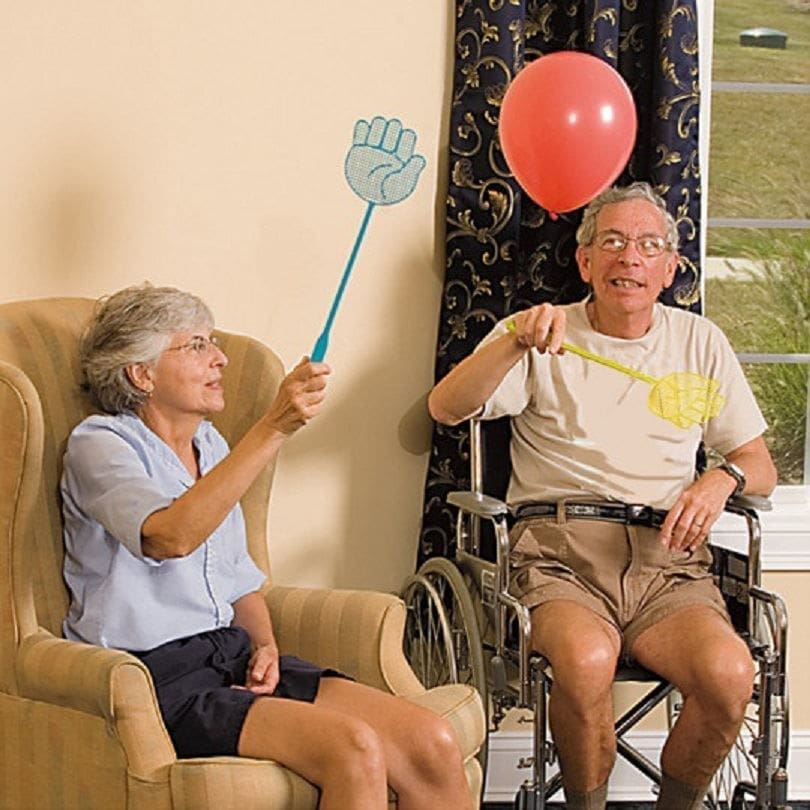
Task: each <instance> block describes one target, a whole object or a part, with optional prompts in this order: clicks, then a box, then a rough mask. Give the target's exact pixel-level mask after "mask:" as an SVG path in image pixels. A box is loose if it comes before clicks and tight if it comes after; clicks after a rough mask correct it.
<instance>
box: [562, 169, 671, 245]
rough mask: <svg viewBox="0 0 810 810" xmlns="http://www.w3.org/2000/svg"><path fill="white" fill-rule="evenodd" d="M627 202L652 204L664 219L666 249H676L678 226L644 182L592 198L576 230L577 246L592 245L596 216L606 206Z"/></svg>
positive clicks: (620, 187)
mask: <svg viewBox="0 0 810 810" xmlns="http://www.w3.org/2000/svg"><path fill="white" fill-rule="evenodd" d="M627 200H646V201H647V202H648V203H652V205H654V206H655V207H656V208H657V209H658V210H659V211H660V212H661V215H662V216H663V218H664V227H665V229H666V240H667V248H668V249H669V250H677V249H678V226H677V225H676V224H675V219H674V218H673V216H672V214H670V213H669V211H667V206H666V203H665V202H664V200H663V198H662V197H661V196H660V195H659V194H656V193H655V191H654V190H653V187H652V186H651V185H650V184H649V183H644V182H636V183H631V184H630V185H629V186H614V187H613V188H609V189H606V190H605V191H603V192H602V193H601V194H598V195H597V196H596V197H594V198H593V200H591V202H590V203H589V204H588V207H587V208H586V209H585V213H584V214H583V215H582V222H581V224H580V226H579V228H577V244H578V245H583V246H584V245H591V244H593V240H594V237H595V236H596V217H597V214H598V213H599V212H600V211H601V210H602V208H604V207H605V206H606V205H610V204H612V203H620V202H626V201H627Z"/></svg>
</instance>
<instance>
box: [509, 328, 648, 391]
mask: <svg viewBox="0 0 810 810" xmlns="http://www.w3.org/2000/svg"><path fill="white" fill-rule="evenodd" d="M506 328H507V330H508V331H509V332H511V333H512V334H513V335H514V334H515V332H516V331H517V326H516V324H515V320H514V318H510V319H509V320H508V321H507V322H506ZM562 347H563V349H565V351H567V352H571V353H572V354H578V355H579V356H580V357H584V358H585V359H586V360H592V361H593V362H594V363H599V364H600V365H603V366H607V367H608V368H612V369H613V370H614V371H620V372H621V373H622V374H627V376H628V377H634V378H635V379H637V380H641V381H642V382H646V383H650V384H651V385H655V383H657V382H658V380H656V379H655V377H650V376H648V375H647V374H642V373H641V372H640V371H636V370H635V369H634V368H628V367H627V366H623V365H622V364H621V363H617V362H616V361H615V360H611V359H610V358H608V357H602V355H601V354H594V353H593V352H589V351H588V350H587V349H583V348H581V347H579V346H574V344H573V343H563V344H562Z"/></svg>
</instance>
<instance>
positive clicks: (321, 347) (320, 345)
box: [310, 203, 374, 363]
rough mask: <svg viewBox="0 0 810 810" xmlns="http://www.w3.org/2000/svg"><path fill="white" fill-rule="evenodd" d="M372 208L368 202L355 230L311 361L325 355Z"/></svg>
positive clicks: (372, 205) (371, 204) (318, 360)
mask: <svg viewBox="0 0 810 810" xmlns="http://www.w3.org/2000/svg"><path fill="white" fill-rule="evenodd" d="M373 210H374V203H369V204H368V208H366V213H365V215H364V216H363V222H362V223H361V225H360V230H359V231H358V232H357V238H356V239H355V240H354V247H352V252H351V255H350V256H349V261H348V262H346V269H345V270H344V271H343V276H342V278H341V279H340V284H339V285H338V288H337V292H336V293H335V297H334V299H333V301H332V306H331V308H330V310H329V315H327V317H326V323H325V324H324V327H323V332H321V334H320V335H319V336H318V339H317V340H316V341H315V347H314V348H313V349H312V354H311V355H310V359H311V360H312V362H313V363H320V362H321V360H323V358H324V357H326V350H327V348H328V347H329V332H330V331H331V330H332V323H333V322H334V320H335V315H336V314H337V311H338V307H339V306H340V301H341V299H342V298H343V293H344V292H345V290H346V285H347V284H348V283H349V276H350V275H351V274H352V268H353V267H354V262H355V259H357V254H358V253H359V251H360V245H361V244H362V242H363V237H364V236H365V235H366V229H367V228H368V221H369V220H370V219H371V212H372V211H373Z"/></svg>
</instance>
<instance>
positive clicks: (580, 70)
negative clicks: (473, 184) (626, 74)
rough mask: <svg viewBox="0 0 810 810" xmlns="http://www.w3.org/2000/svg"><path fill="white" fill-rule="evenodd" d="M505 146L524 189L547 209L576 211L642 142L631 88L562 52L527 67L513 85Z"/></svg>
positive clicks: (587, 59) (596, 62) (607, 69)
mask: <svg viewBox="0 0 810 810" xmlns="http://www.w3.org/2000/svg"><path fill="white" fill-rule="evenodd" d="M500 137H501V148H502V149H503V152H504V155H505V156H506V162H507V163H508V164H509V168H510V169H511V170H512V173H513V174H514V176H515V179H516V180H517V181H518V183H520V185H521V186H522V188H523V189H524V191H526V193H527V194H528V195H529V196H530V197H531V198H532V199H533V200H534V201H535V202H537V203H539V204H540V205H542V206H543V208H545V209H546V210H547V211H549V212H550V213H552V215H554V214H556V213H560V212H562V211H572V210H573V209H575V208H579V207H580V206H582V205H585V204H586V203H588V202H590V201H591V200H592V199H593V198H594V197H595V196H596V195H597V194H599V192H600V191H603V190H604V189H605V188H607V187H608V186H609V185H610V184H611V183H612V182H613V181H614V180H615V179H616V178H617V177H618V175H619V173H620V172H621V171H622V169H623V168H624V167H625V165H626V164H627V159H628V158H629V157H630V153H631V152H632V150H633V144H634V142H635V139H636V108H635V104H634V103H633V96H632V94H631V93H630V88H629V87H628V86H627V84H626V83H625V81H624V79H622V77H621V76H620V75H619V74H618V73H617V72H616V71H615V70H614V69H613V68H612V67H611V66H610V65H608V64H607V63H606V62H603V61H602V60H601V59H598V58H597V57H595V56H591V55H590V54H587V53H579V52H577V51H557V52H555V53H551V54H548V55H547V56H541V57H539V58H538V59H536V60H535V61H534V62H531V63H530V64H529V65H527V66H526V67H525V68H523V70H521V71H520V73H518V74H517V76H516V77H515V79H514V80H513V81H512V83H511V84H510V85H509V88H508V89H507V91H506V95H505V96H504V99H503V106H502V109H501V120H500Z"/></svg>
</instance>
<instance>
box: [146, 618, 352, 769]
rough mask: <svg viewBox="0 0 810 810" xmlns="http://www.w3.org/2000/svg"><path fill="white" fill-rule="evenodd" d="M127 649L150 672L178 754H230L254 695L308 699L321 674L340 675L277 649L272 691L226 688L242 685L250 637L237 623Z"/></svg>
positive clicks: (312, 693)
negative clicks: (140, 649) (276, 672)
mask: <svg viewBox="0 0 810 810" xmlns="http://www.w3.org/2000/svg"><path fill="white" fill-rule="evenodd" d="M132 654H133V655H135V656H137V657H138V658H140V659H141V660H142V661H143V662H144V664H146V667H147V668H148V669H149V672H151V673H152V679H153V680H154V682H155V689H156V691H157V697H158V703H159V704H160V712H161V714H162V715H163V722H164V723H165V724H166V727H167V729H168V731H169V735H170V736H171V738H172V742H173V743H174V748H175V751H176V752H177V756H178V757H179V758H181V759H183V758H188V757H211V756H220V755H232V756H235V755H237V754H238V745H239V735H240V734H241V733H242V725H243V724H244V722H245V716H246V715H247V712H248V709H249V708H250V707H251V705H252V704H253V701H254V700H256V699H258V698H260V697H277V698H288V699H291V700H305V701H308V702H309V703H311V702H312V701H313V700H315V696H316V695H317V694H318V686H319V684H320V680H321V678H324V677H338V678H344V677H346V676H345V675H342V674H341V673H340V672H336V671H335V670H333V669H322V668H321V667H318V666H315V664H310V663H309V662H307V661H302V660H301V659H300V658H296V657H295V656H293V655H282V656H281V659H280V662H279V670H280V673H281V674H280V678H279V682H278V686H277V687H276V690H275V692H273V694H272V695H270V696H268V695H256V694H254V693H253V692H249V691H247V690H246V689H232V688H231V686H234V685H236V686H244V684H245V678H246V675H247V665H248V662H249V661H250V656H251V646H250V637H249V636H248V634H247V633H246V632H245V631H244V630H243V629H242V628H241V627H223V628H220V629H218V630H209V631H207V632H205V633H198V634H197V635H194V636H189V637H188V638H179V639H176V640H174V641H167V642H166V643H165V644H161V645H160V646H159V647H155V648H154V649H153V650H147V651H146V652H133V653H132Z"/></svg>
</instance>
